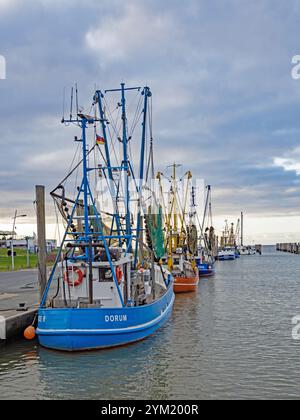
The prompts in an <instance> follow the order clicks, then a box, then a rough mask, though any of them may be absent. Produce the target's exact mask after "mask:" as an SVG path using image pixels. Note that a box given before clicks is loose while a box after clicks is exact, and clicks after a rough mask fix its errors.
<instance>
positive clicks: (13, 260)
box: [10, 210, 18, 271]
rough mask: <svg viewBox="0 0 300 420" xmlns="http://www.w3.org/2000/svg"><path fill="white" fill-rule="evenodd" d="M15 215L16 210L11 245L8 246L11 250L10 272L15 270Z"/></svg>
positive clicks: (15, 216)
mask: <svg viewBox="0 0 300 420" xmlns="http://www.w3.org/2000/svg"><path fill="white" fill-rule="evenodd" d="M17 214H18V210H16V211H15V215H14V223H13V230H12V235H11V244H10V249H11V269H12V271H14V269H15V257H14V236H15V228H16V218H17Z"/></svg>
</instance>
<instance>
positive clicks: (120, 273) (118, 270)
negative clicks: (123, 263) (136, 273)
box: [116, 266, 123, 284]
mask: <svg viewBox="0 0 300 420" xmlns="http://www.w3.org/2000/svg"><path fill="white" fill-rule="evenodd" d="M116 277H117V280H118V284H121V281H122V278H123V271H122V269H121V267H120V266H118V267H116Z"/></svg>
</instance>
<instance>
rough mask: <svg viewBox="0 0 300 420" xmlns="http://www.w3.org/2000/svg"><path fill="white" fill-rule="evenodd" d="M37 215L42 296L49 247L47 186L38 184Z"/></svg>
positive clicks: (39, 276) (41, 294)
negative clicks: (46, 204) (47, 237)
mask: <svg viewBox="0 0 300 420" xmlns="http://www.w3.org/2000/svg"><path fill="white" fill-rule="evenodd" d="M35 193H36V217H37V240H38V244H37V245H38V268H39V270H38V279H39V289H40V298H41V299H42V296H43V294H44V290H45V287H46V284H47V269H46V262H47V261H46V260H47V247H46V212H45V187H44V186H43V185H36V187H35Z"/></svg>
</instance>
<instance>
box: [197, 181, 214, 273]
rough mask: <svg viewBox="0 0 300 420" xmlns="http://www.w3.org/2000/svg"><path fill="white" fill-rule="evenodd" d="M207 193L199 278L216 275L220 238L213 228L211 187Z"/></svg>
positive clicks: (198, 263)
mask: <svg viewBox="0 0 300 420" xmlns="http://www.w3.org/2000/svg"><path fill="white" fill-rule="evenodd" d="M206 191H207V193H206V200H205V208H204V213H203V221H202V224H201V227H200V229H201V237H200V246H199V247H198V256H197V258H196V263H197V267H198V270H199V277H211V276H214V275H215V261H216V256H217V254H218V238H217V237H216V235H215V229H214V227H213V217H212V200H211V186H210V185H207V186H206ZM205 226H206V228H205ZM204 228H205V230H204Z"/></svg>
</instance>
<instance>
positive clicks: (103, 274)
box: [99, 268, 114, 283]
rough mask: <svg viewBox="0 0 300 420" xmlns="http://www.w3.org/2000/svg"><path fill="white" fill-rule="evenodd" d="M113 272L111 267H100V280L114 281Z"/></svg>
mask: <svg viewBox="0 0 300 420" xmlns="http://www.w3.org/2000/svg"><path fill="white" fill-rule="evenodd" d="M113 281H114V279H113V274H112V271H111V269H110V268H99V282H100V283H101V282H107V283H109V282H113Z"/></svg>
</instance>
